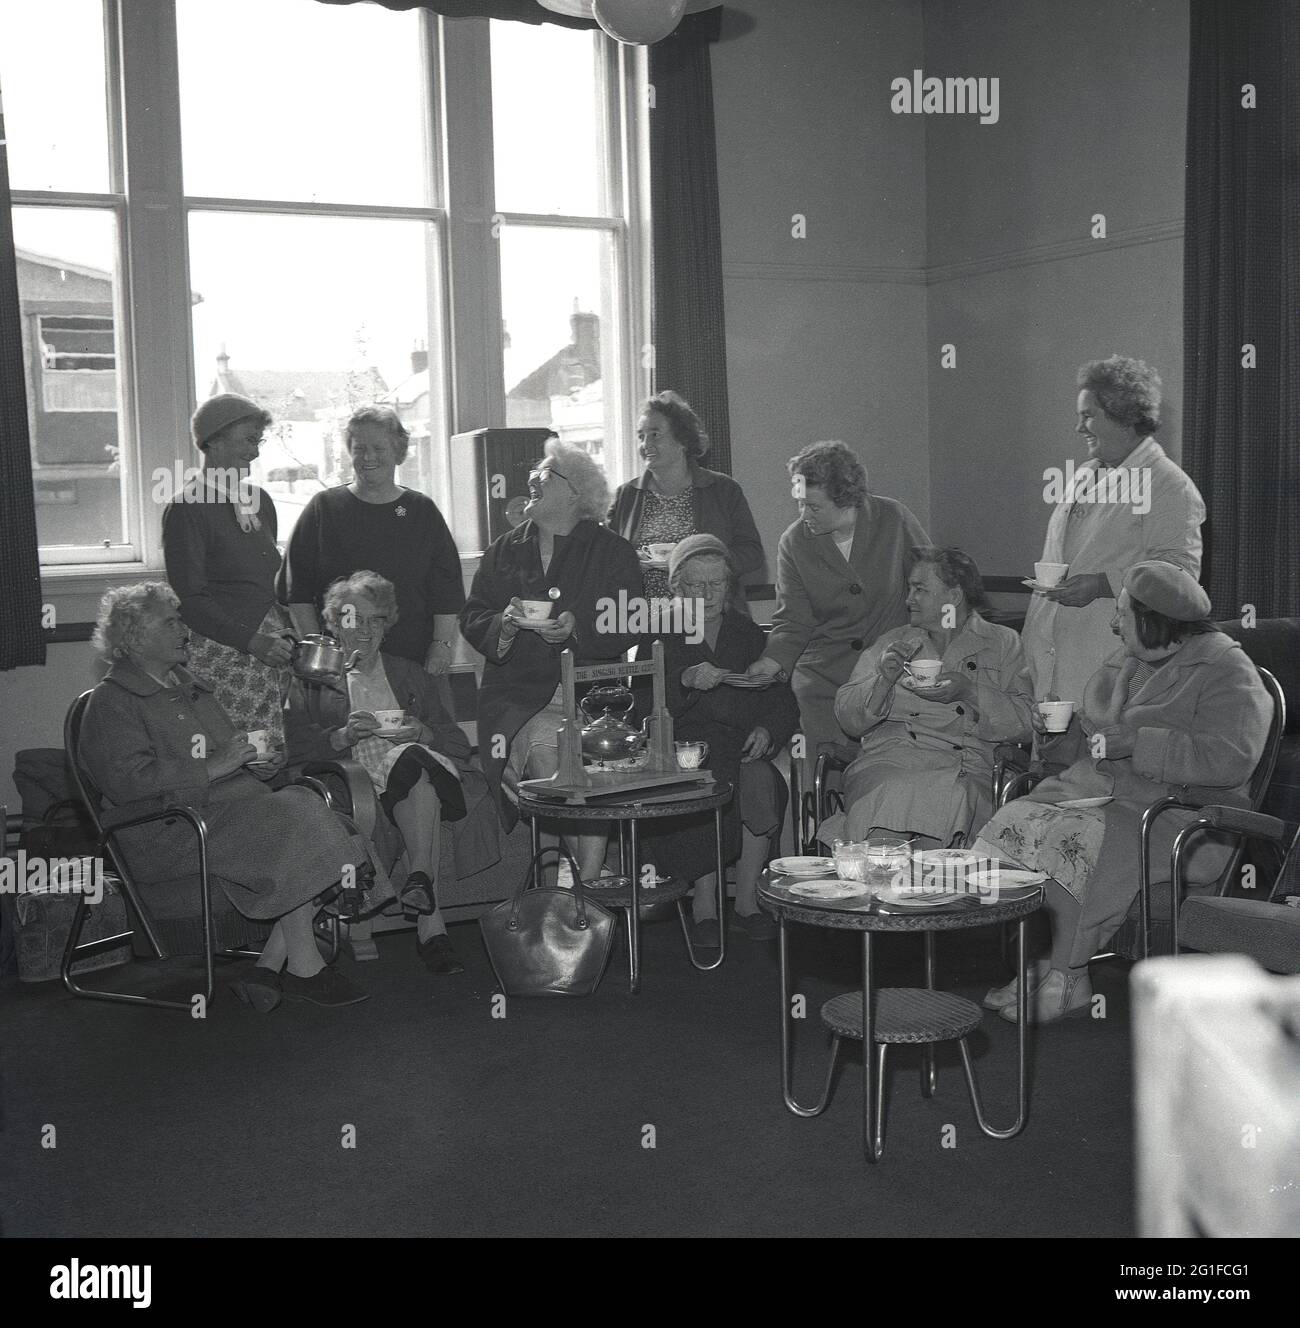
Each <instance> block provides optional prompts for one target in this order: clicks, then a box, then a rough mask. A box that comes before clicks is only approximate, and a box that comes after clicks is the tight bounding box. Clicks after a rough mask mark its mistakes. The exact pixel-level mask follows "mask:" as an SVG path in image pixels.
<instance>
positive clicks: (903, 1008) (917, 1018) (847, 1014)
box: [822, 987, 983, 1044]
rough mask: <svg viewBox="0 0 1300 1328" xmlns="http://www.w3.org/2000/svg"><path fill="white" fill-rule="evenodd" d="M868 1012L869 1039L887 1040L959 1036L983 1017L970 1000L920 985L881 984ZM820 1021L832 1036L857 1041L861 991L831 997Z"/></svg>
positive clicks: (944, 1039)
mask: <svg viewBox="0 0 1300 1328" xmlns="http://www.w3.org/2000/svg"><path fill="white" fill-rule="evenodd" d="M872 1016H873V1018H872V1023H873V1027H872V1040H873V1041H875V1042H887V1043H891V1044H893V1043H922V1042H948V1041H951V1040H953V1039H955V1038H963V1037H965V1036H966V1035H967V1034H968V1033H973V1032H974V1031H975V1029H977V1028H978V1027H979V1025H980V1020H981V1018H982V1017H983V1016H982V1013H981V1011H980V1007H979V1006H978V1005H976V1004H975V1002H974V1001H968V1000H967V999H966V998H965V997H964V996H954V995H953V994H952V993H951V992H947V991H927V990H926V989H925V988H924V987H882V988H881V989H880V990H879V991H877V992H876V994H875V1001H874V1003H873V1009H872ZM822 1022H823V1023H824V1024H825V1025H826V1027H827V1028H829V1029H830V1030H831V1032H832V1033H834V1034H836V1036H838V1037H842V1038H851V1039H853V1040H854V1041H857V1042H861V1041H862V993H861V992H860V991H849V992H845V993H844V995H843V996H834V997H832V998H831V999H830V1000H829V1001H827V1002H826V1003H825V1004H824V1005H823V1006H822Z"/></svg>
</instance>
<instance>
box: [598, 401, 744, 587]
mask: <svg viewBox="0 0 1300 1328" xmlns="http://www.w3.org/2000/svg"><path fill="white" fill-rule="evenodd" d="M636 436H637V441H638V444H639V446H638V448H637V450H638V451H639V452H640V454H641V458H642V460H643V461H644V462H645V465H646V468H645V471H644V473H643V474H641V475H640V476H639V477H638V478H637V479H634V480H629V481H628V483H626V484H624V485H622V486H621V487H620V488H619V490H618V492H617V493H615V494H614V505H613V506H612V507H611V508H610V512H609V527H610V529H611V530H616V531H618V533H619V534H620V535H622V536H623V538H624V539H625V540H627V541H628V542H629V543H631V544H632V545H633V546H634V547H636V548H637V549H639V550H641V551H642V553H641V558H642V564H643V572H644V574H645V593H646V594H647V595H648V596H649V597H650V598H652V599H656V598H661V597H663V596H665V595H667V594H669V587H668V574H667V571H666V566H667V559H668V555H669V553H670V552H671V551H672V547H673V545H675V544H676V543H677V542H678V541H679V540H684V539H686V538H687V537H688V536H690V535H714V536H716V537H717V538H718V539H720V540H721V541H722V542H723V543H724V544H725V545H726V546H727V547H728V548H729V549H730V550H731V554H732V559H733V561H734V563H735V566H736V567H737V568H738V569H739V574H740V575H741V576H745V575H746V574H747V573H749V572H756V571H758V570H759V569H760V568H761V567H762V566H763V544H762V541H761V540H760V539H759V537H758V528H757V527H756V526H755V525H754V517H753V514H752V513H751V512H750V510H749V502H748V500H747V499H746V498H745V492H744V490H743V489H742V488H741V487H740V485H739V484H737V483H736V481H735V480H733V479H732V478H731V476H730V475H724V474H722V473H721V472H720V471H716V470H705V468H704V467H703V466H702V465H700V461H701V459H702V458H703V457H704V456H705V455H706V454H707V453H708V450H709V436H708V434H706V433H705V432H704V430H703V429H702V428H701V427H700V421H699V417H698V416H697V415H696V414H695V412H694V411H693V410H692V409H691V408H690V406H689V405H688V404H687V403H686V402H685V401H683V400H682V398H681V397H679V396H678V395H677V393H676V392H660V393H658V394H657V395H655V396H653V397H651V398H650V399H649V400H648V401H646V402H645V403H644V404H643V405H642V407H641V416H640V418H639V419H638V420H637V426H636Z"/></svg>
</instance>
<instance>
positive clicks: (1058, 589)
mask: <svg viewBox="0 0 1300 1328" xmlns="http://www.w3.org/2000/svg"><path fill="white" fill-rule="evenodd" d="M1038 593H1039V594H1040V595H1045V596H1046V597H1047V598H1048V599H1050V600H1053V601H1055V602H1056V603H1057V604H1064V605H1065V606H1066V608H1069V609H1082V608H1083V607H1084V606H1085V605H1088V604H1091V603H1092V601H1093V600H1095V599H1101V598H1102V597H1103V596H1109V595H1110V577H1108V576H1107V575H1106V574H1105V572H1081V573H1080V574H1079V575H1078V576H1071V577H1067V578H1066V580H1064V581H1062V582H1061V584H1060V585H1059V586H1053V587H1052V589H1051V590H1040V591H1039V592H1038Z"/></svg>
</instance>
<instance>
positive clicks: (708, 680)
mask: <svg viewBox="0 0 1300 1328" xmlns="http://www.w3.org/2000/svg"><path fill="white" fill-rule="evenodd" d="M726 676H727V670H726V669H720V668H718V666H717V665H716V664H708V663H705V662H701V663H699V664H692V665H691V667H690V668H689V669H685V670H683V672H682V686H683V687H689V688H691V689H692V690H693V691H697V692H711V691H712V690H713V689H714V688H715V687H716V686H717V685H718V684H719V683H720V682H721V681H722V680H723V678H725V677H726Z"/></svg>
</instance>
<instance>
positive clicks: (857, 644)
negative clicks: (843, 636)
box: [849, 636, 866, 650]
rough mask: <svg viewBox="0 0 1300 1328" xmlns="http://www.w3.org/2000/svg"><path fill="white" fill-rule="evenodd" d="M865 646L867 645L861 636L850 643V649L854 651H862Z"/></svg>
mask: <svg viewBox="0 0 1300 1328" xmlns="http://www.w3.org/2000/svg"><path fill="white" fill-rule="evenodd" d="M865 644H866V643H865V642H864V641H863V639H862V638H861V637H860V636H855V637H854V638H853V640H852V641H850V642H849V647H850V648H851V649H853V650H861V649H862V647H863V646H864V645H865Z"/></svg>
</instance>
